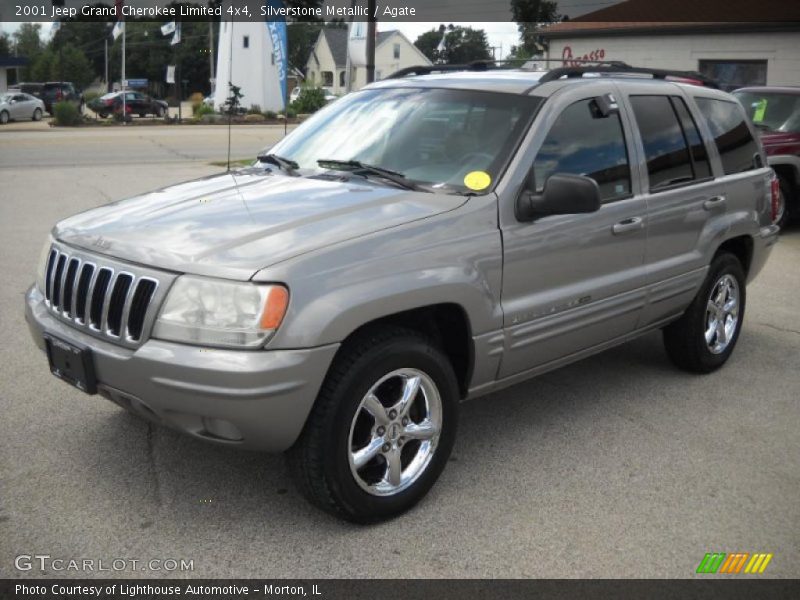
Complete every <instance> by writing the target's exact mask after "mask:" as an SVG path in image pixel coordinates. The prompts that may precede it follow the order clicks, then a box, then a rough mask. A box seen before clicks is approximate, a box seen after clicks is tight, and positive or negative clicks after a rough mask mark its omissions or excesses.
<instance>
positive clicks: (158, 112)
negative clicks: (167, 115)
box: [156, 106, 164, 119]
mask: <svg viewBox="0 0 800 600" xmlns="http://www.w3.org/2000/svg"><path fill="white" fill-rule="evenodd" d="M163 116H164V107H162V106H157V107H156V117H158V118H159V119H161V118H163Z"/></svg>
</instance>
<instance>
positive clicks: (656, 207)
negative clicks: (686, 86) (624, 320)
mask: <svg viewBox="0 0 800 600" xmlns="http://www.w3.org/2000/svg"><path fill="white" fill-rule="evenodd" d="M622 101H623V102H625V103H626V104H627V105H628V107H629V108H630V113H631V115H632V116H633V121H634V126H635V127H636V129H637V131H638V135H637V136H636V143H637V145H638V146H639V150H640V154H641V156H642V157H643V160H642V161H641V162H640V164H639V165H638V169H639V175H640V178H641V181H642V187H643V191H644V197H645V198H646V200H647V210H648V226H647V252H646V258H645V262H646V264H647V269H648V280H647V282H648V286H649V290H648V303H647V307H646V309H645V310H644V311H643V313H642V319H641V322H640V324H639V326H640V327H647V326H651V325H654V324H657V323H659V322H661V321H663V320H665V319H668V318H670V317H672V316H674V315H675V314H676V313H679V312H681V311H682V310H683V309H684V308H686V306H687V305H688V304H689V302H690V301H691V299H692V297H693V296H694V294H695V292H696V290H697V287H698V286H699V285H700V283H701V282H702V281H703V278H704V277H705V269H706V267H707V265H708V257H707V256H706V255H705V252H704V251H703V249H704V248H705V246H706V242H705V241H704V240H705V238H706V237H707V236H708V235H709V223H710V222H711V220H713V219H714V218H718V217H720V216H723V215H724V214H725V212H726V210H727V209H726V205H727V198H726V194H725V186H724V184H723V183H722V182H721V181H720V180H719V179H716V178H715V177H714V174H713V172H712V166H711V161H710V159H709V148H708V147H707V145H706V143H705V142H704V140H703V138H702V136H701V133H700V128H699V127H698V116H697V115H696V114H694V115H693V114H692V107H691V103H690V102H688V101H687V98H686V97H685V96H684V94H683V92H682V90H681V88H680V87H678V86H676V85H668V84H665V83H642V84H630V85H626V86H625V87H624V94H623V96H622Z"/></svg>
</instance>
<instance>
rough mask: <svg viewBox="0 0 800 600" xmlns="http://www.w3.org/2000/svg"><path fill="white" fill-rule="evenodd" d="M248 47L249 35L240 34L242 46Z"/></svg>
mask: <svg viewBox="0 0 800 600" xmlns="http://www.w3.org/2000/svg"><path fill="white" fill-rule="evenodd" d="M249 47H250V36H249V35H245V36H242V48H249Z"/></svg>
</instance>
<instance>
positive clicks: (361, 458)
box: [348, 368, 442, 496]
mask: <svg viewBox="0 0 800 600" xmlns="http://www.w3.org/2000/svg"><path fill="white" fill-rule="evenodd" d="M441 431H442V399H441V396H440V395H439V390H438V389H437V388H436V384H435V383H434V382H433V380H432V379H431V378H430V377H429V376H428V375H427V374H425V373H423V372H422V371H420V370H418V369H410V368H407V369H398V370H396V371H392V372H391V373H389V374H387V375H385V376H383V377H381V378H380V379H379V380H378V381H377V382H376V383H375V384H373V386H372V387H371V388H370V389H369V391H368V392H367V393H366V394H365V395H364V397H363V398H362V399H361V403H360V404H359V406H358V408H357V409H356V412H355V416H354V417H353V422H352V423H351V425H350V436H349V438H348V442H349V452H348V459H349V462H350V472H351V473H352V474H353V477H354V478H355V480H356V482H357V483H358V485H359V486H360V487H361V489H363V490H364V491H366V492H368V493H369V494H372V495H374V496H392V495H394V494H397V493H399V492H401V491H403V490H404V489H406V488H408V487H409V486H410V485H411V484H413V483H414V482H415V481H416V480H417V479H418V478H419V477H420V475H422V473H423V472H424V471H425V469H426V468H427V467H428V465H429V464H430V462H431V458H433V453H434V452H435V451H436V445H437V443H438V441H439V436H440V434H441Z"/></svg>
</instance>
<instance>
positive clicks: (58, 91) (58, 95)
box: [56, 90, 63, 100]
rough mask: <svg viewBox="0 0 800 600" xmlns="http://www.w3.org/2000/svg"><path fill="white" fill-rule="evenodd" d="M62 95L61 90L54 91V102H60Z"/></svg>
mask: <svg viewBox="0 0 800 600" xmlns="http://www.w3.org/2000/svg"><path fill="white" fill-rule="evenodd" d="M62 96H63V94H62V92H61V90H56V100H61V98H62Z"/></svg>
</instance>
